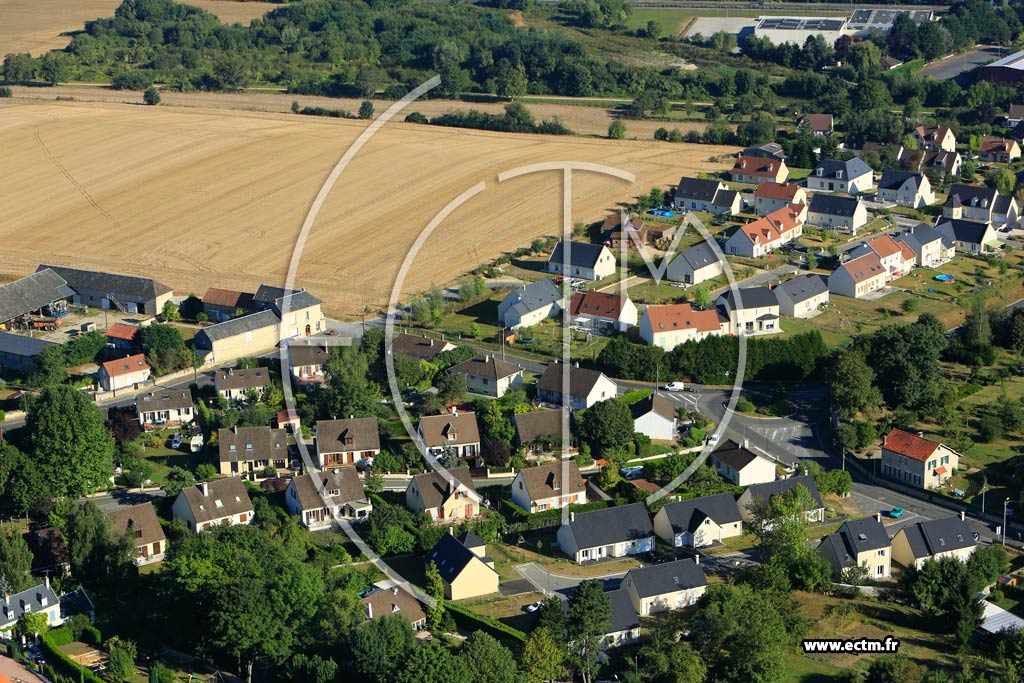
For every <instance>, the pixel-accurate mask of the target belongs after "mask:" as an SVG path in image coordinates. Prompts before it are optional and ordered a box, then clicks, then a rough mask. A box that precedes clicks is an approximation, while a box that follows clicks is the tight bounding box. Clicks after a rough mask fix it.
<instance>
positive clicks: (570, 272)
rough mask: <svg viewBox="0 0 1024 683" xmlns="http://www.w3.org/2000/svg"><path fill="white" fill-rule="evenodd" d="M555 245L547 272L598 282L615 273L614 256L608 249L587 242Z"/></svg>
mask: <svg viewBox="0 0 1024 683" xmlns="http://www.w3.org/2000/svg"><path fill="white" fill-rule="evenodd" d="M566 244H567V243H566V242H565V241H564V240H563V241H561V242H559V243H558V244H557V245H555V248H554V250H552V252H551V256H550V257H548V272H549V273H554V274H555V275H562V276H565V277H573V278H580V279H583V280H600V279H601V278H603V277H608V276H609V275H612V274H613V273H614V272H615V268H616V263H615V256H613V255H612V252H611V250H609V249H608V247H606V246H604V245H601V244H590V243H589V242H568V245H569V248H568V253H566V251H567V250H566V246H565V245H566Z"/></svg>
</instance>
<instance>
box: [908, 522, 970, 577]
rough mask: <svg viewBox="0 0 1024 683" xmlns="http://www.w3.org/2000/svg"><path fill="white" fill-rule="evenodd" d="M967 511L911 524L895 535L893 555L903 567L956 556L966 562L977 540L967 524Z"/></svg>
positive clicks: (917, 565)
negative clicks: (965, 513)
mask: <svg viewBox="0 0 1024 683" xmlns="http://www.w3.org/2000/svg"><path fill="white" fill-rule="evenodd" d="M964 517H965V515H964V513H963V512H961V513H960V514H959V515H953V516H951V517H943V518H941V519H929V520H925V521H923V522H916V523H914V524H908V525H907V526H905V527H903V528H902V529H900V530H899V531H897V532H896V535H895V536H893V537H892V559H893V561H894V562H898V563H899V564H901V565H903V566H904V567H916V568H917V569H920V568H921V567H923V566H924V563H925V561H926V560H935V561H938V560H941V559H943V558H945V557H955V558H956V559H958V560H960V561H961V562H967V560H969V559H970V557H971V555H973V554H974V549H975V548H976V547H977V542H976V541H975V540H974V535H973V534H972V533H971V529H970V527H969V526H967V521H966V520H965V519H964Z"/></svg>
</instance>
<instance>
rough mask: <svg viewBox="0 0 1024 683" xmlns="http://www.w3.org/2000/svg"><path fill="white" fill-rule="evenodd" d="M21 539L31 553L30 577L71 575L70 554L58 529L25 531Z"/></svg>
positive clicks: (53, 527) (46, 528) (47, 528)
mask: <svg viewBox="0 0 1024 683" xmlns="http://www.w3.org/2000/svg"><path fill="white" fill-rule="evenodd" d="M22 538H24V539H25V544H26V545H27V546H28V549H29V551H30V552H31V553H32V570H31V572H32V576H49V577H53V578H63V577H65V576H68V575H69V574H70V573H71V553H69V552H68V546H67V544H66V543H64V535H63V534H62V533H61V531H60V529H59V528H58V527H55V526H49V527H45V528H43V529H36V530H35V531H26V532H25V533H24V534H22Z"/></svg>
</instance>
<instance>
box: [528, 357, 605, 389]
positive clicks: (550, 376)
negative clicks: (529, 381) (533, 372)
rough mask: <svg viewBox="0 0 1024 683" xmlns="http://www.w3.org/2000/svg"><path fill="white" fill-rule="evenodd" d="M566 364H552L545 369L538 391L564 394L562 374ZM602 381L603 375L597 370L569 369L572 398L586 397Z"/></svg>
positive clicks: (539, 381) (538, 384)
mask: <svg viewBox="0 0 1024 683" xmlns="http://www.w3.org/2000/svg"><path fill="white" fill-rule="evenodd" d="M564 368H565V364H564V363H551V364H550V365H548V366H547V367H546V368H544V374H543V375H541V376H540V380H538V382H537V388H538V389H544V390H545V391H551V392H554V393H557V394H561V393H562V372H563V370H564ZM599 379H601V373H600V372H598V371H597V370H589V369H587V368H577V367H575V366H572V367H570V368H569V394H570V395H572V396H586V395H587V394H589V393H590V391H591V390H592V389H593V388H594V385H595V384H597V382H598V380H599Z"/></svg>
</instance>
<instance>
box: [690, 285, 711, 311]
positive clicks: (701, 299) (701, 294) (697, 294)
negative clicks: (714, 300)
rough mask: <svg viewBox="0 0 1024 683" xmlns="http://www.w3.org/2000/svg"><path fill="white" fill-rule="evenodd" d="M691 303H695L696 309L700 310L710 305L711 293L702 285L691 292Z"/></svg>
mask: <svg viewBox="0 0 1024 683" xmlns="http://www.w3.org/2000/svg"><path fill="white" fill-rule="evenodd" d="M693 303H695V304H696V305H697V307H698V308H702V309H704V308H707V307H708V306H710V305H711V292H710V291H708V288H707V287H704V286H703V285H702V286H700V287H698V288H697V289H695V290H693Z"/></svg>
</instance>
